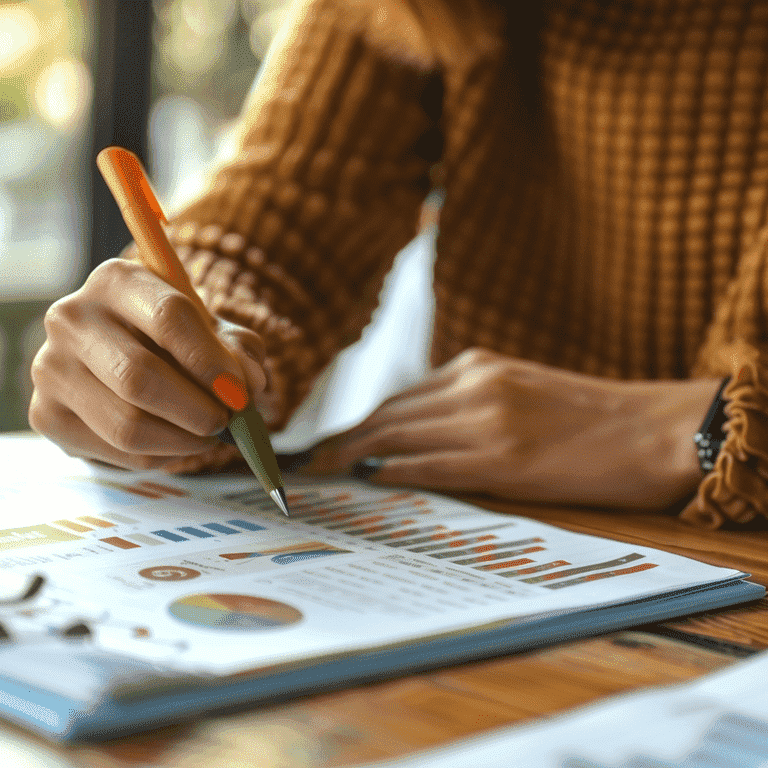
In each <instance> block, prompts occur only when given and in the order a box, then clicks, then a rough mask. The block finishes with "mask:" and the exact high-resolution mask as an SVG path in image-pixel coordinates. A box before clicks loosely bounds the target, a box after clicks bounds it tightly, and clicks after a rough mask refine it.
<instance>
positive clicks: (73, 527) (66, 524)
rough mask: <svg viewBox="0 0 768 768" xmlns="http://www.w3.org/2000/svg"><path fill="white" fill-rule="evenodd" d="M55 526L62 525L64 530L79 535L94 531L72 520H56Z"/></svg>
mask: <svg viewBox="0 0 768 768" xmlns="http://www.w3.org/2000/svg"><path fill="white" fill-rule="evenodd" d="M53 522H54V524H55V525H60V526H62V527H63V528H69V530H70V531H77V532H78V533H86V532H87V531H92V530H93V528H89V527H88V526H87V525H80V523H75V522H74V521H72V520H54V521H53Z"/></svg>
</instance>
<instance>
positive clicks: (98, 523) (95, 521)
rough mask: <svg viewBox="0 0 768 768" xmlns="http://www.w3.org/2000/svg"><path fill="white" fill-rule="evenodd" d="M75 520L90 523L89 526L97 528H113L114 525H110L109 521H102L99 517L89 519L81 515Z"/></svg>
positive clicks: (87, 516)
mask: <svg viewBox="0 0 768 768" xmlns="http://www.w3.org/2000/svg"><path fill="white" fill-rule="evenodd" d="M77 519H78V520H82V521H83V522H84V523H90V524H91V525H94V526H96V527H97V528H114V527H115V523H110V522H109V520H102V519H101V518H100V517H91V516H90V515H81V516H80V517H78V518H77Z"/></svg>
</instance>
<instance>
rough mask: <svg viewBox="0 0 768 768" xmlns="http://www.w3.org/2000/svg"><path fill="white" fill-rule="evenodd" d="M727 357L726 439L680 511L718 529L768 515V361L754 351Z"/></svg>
mask: <svg viewBox="0 0 768 768" xmlns="http://www.w3.org/2000/svg"><path fill="white" fill-rule="evenodd" d="M741 352H742V354H734V355H733V356H732V366H733V371H732V378H731V381H730V383H729V384H728V386H727V387H726V389H725V391H724V393H723V397H724V398H725V399H726V400H728V402H727V404H726V406H725V414H726V416H727V417H728V421H727V422H726V426H725V429H726V439H725V442H724V443H723V445H722V447H721V449H720V453H719V455H718V457H717V460H716V462H715V466H714V468H713V469H712V471H711V472H709V473H708V474H707V475H706V476H705V477H704V479H703V480H702V482H701V484H700V485H699V489H698V492H697V494H696V496H695V497H694V498H693V499H692V500H691V502H690V503H689V504H688V505H687V507H686V508H685V509H684V510H683V512H682V513H681V517H682V518H683V519H684V520H687V521H688V522H691V523H694V524H696V525H699V526H703V527H706V528H719V527H720V526H721V525H723V523H725V522H726V521H733V522H735V523H740V524H744V523H749V522H751V521H752V520H754V519H755V518H756V517H757V516H758V515H762V516H763V517H768V450H767V449H768V365H767V364H766V362H768V361H763V360H761V359H760V357H759V355H758V354H757V353H756V352H752V353H751V354H750V353H749V352H748V351H747V350H741Z"/></svg>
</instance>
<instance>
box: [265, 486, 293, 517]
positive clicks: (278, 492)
mask: <svg viewBox="0 0 768 768" xmlns="http://www.w3.org/2000/svg"><path fill="white" fill-rule="evenodd" d="M269 495H270V496H271V497H272V500H273V501H274V502H275V504H277V506H278V507H280V509H281V510H282V513H283V514H284V515H285V516H286V517H290V514H289V513H288V499H286V498H285V491H284V490H283V489H282V488H275V490H274V491H270V492H269Z"/></svg>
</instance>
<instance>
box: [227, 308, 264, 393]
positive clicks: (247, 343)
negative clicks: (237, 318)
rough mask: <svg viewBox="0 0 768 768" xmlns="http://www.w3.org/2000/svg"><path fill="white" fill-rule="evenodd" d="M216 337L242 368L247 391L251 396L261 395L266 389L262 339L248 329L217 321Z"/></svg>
mask: <svg viewBox="0 0 768 768" xmlns="http://www.w3.org/2000/svg"><path fill="white" fill-rule="evenodd" d="M218 336H219V339H220V340H221V342H222V343H223V344H224V346H226V347H227V349H228V350H229V351H230V353H231V354H232V356H233V357H235V358H236V359H237V360H238V362H239V363H240V365H241V366H242V369H243V372H244V373H245V383H246V386H247V387H248V391H249V392H251V393H252V394H253V395H259V394H261V393H262V392H263V391H264V390H265V389H266V387H267V374H266V372H265V370H264V365H265V357H266V345H265V344H264V341H263V339H262V338H261V337H260V336H259V335H258V334H257V333H254V332H253V331H252V330H250V329H249V328H244V327H242V326H240V325H235V324H234V323H230V322H228V321H226V320H220V321H219V331H218Z"/></svg>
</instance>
